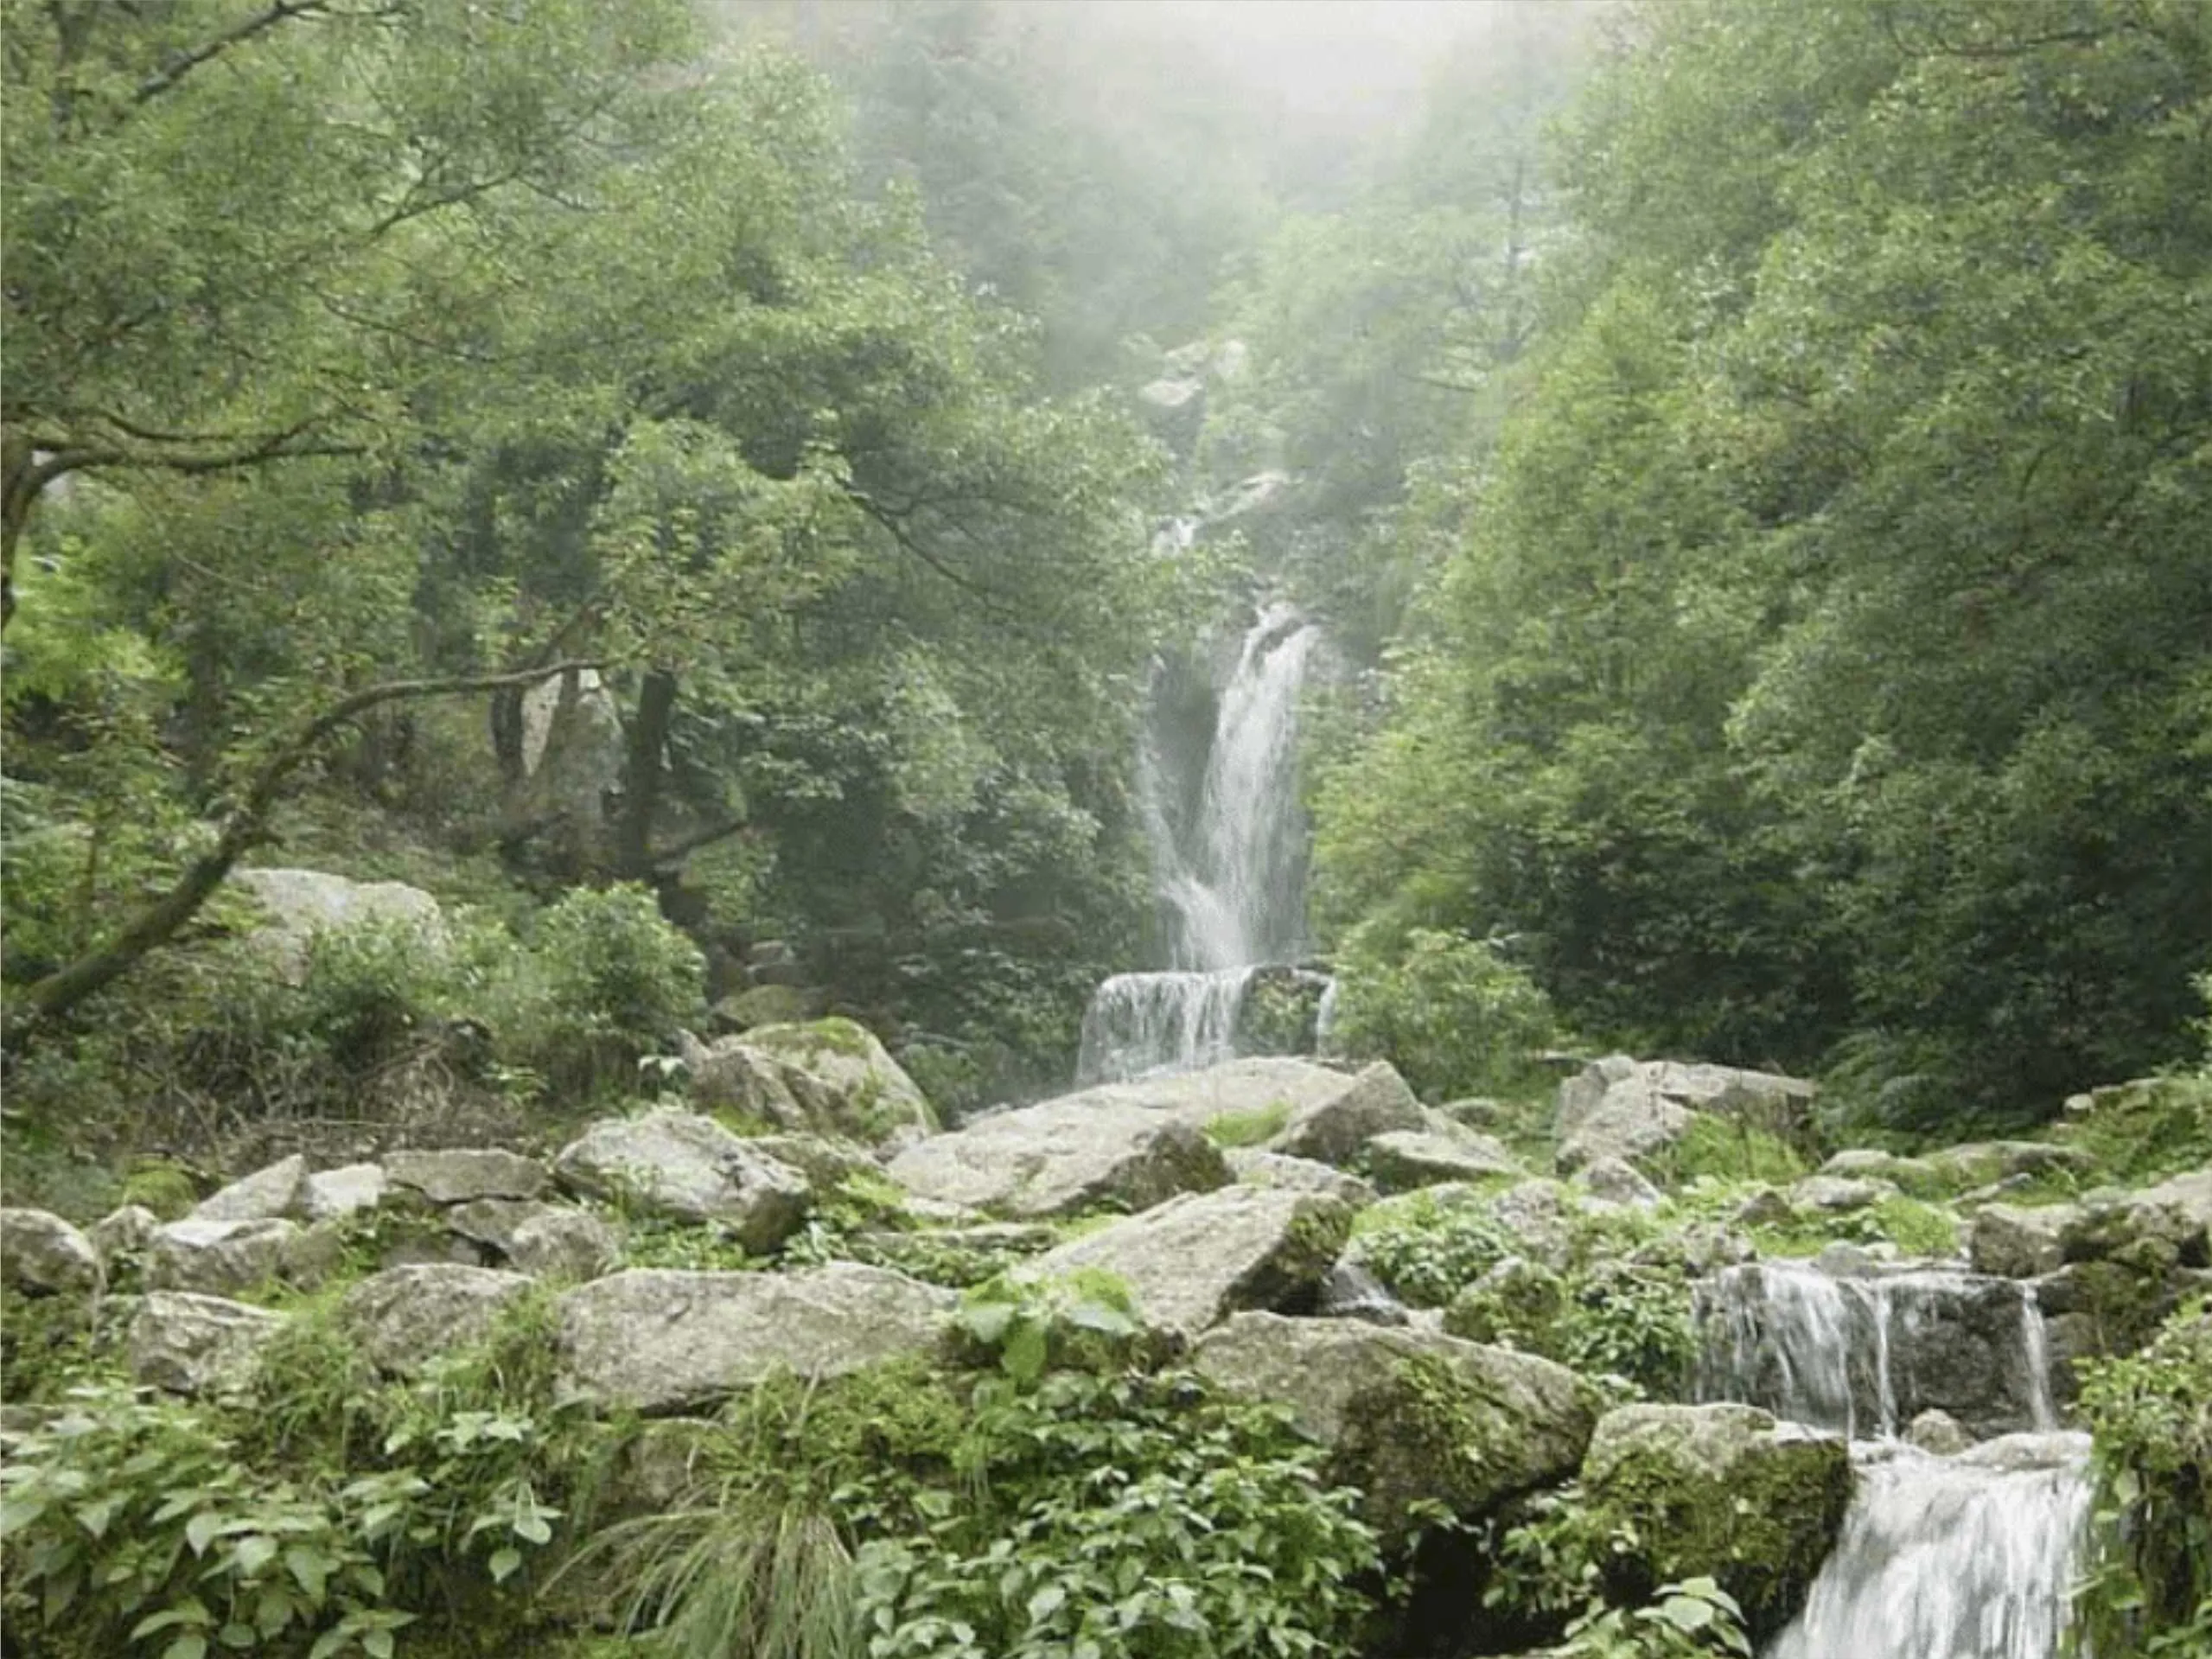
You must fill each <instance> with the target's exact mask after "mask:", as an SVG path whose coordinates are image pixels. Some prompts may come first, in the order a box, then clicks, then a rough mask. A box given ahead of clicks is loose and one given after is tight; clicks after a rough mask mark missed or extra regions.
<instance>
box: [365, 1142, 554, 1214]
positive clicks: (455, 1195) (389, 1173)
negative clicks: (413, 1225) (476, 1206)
mask: <svg viewBox="0 0 2212 1659" xmlns="http://www.w3.org/2000/svg"><path fill="white" fill-rule="evenodd" d="M384 1176H385V1179H386V1182H388V1183H389V1184H391V1185H392V1186H394V1187H397V1188H398V1189H400V1190H403V1191H406V1192H411V1193H414V1194H417V1195H418V1196H421V1197H423V1198H425V1199H427V1200H428V1201H429V1202H430V1203H434V1204H465V1203H469V1202H470V1201H471V1200H472V1199H476V1198H535V1197H537V1196H539V1194H540V1193H542V1192H543V1191H545V1181H546V1176H545V1165H544V1164H540V1163H539V1161H538V1160H537V1159H536V1158H525V1157H523V1156H522V1155H521V1154H520V1152H506V1151H504V1150H502V1149H500V1148H499V1147H496V1146H458V1147H449V1148H447V1149H446V1150H444V1151H442V1152H393V1153H392V1154H391V1155H390V1156H389V1157H387V1158H386V1159H385V1160H384Z"/></svg>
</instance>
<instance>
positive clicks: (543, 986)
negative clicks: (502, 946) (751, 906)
mask: <svg viewBox="0 0 2212 1659" xmlns="http://www.w3.org/2000/svg"><path fill="white" fill-rule="evenodd" d="M704 986H705V964H704V960H703V959H702V958H701V956H700V955H699V952H698V947H697V946H695V945H693V944H692V941H690V940H689V939H687V938H685V936H684V935H683V934H682V933H681V932H680V931H679V930H678V929H677V928H675V927H674V926H673V925H672V924H671V923H670V922H668V921H667V920H666V918H665V917H663V916H661V914H660V906H659V904H658V903H656V902H655V901H654V899H653V895H652V894H651V893H649V892H647V890H645V889H644V888H642V887H640V886H638V885H636V884H630V883H625V884H622V885H619V886H615V887H609V888H606V889H604V890H595V889H591V888H578V889H577V890H575V891H573V892H571V893H569V894H568V895H566V896H564V897H563V898H562V899H560V900H559V901H558V903H554V904H552V905H551V906H550V907H548V908H547V909H545V911H544V912H543V913H542V914H541V915H539V917H538V920H537V925H536V927H535V928H533V930H532V936H531V940H530V948H529V954H528V960H527V963H526V966H525V967H523V969H522V971H521V973H520V975H519V976H518V979H517V980H516V981H515V982H514V983H513V984H512V985H511V986H508V987H507V993H506V995H505V997H504V998H503V999H502V1001H503V1003H504V1006H503V1007H502V1008H501V1011H500V1028H501V1029H500V1035H501V1044H500V1046H501V1049H502V1051H503V1052H504V1053H505V1054H506V1055H507V1056H509V1057H510V1058H512V1059H513V1061H514V1062H516V1063H518V1064H520V1065H522V1066H525V1067H527V1068H529V1069H531V1070H532V1071H534V1072H536V1073H537V1074H538V1075H540V1076H541V1077H543V1078H544V1079H545V1081H546V1082H547V1083H548V1084H549V1085H551V1087H552V1088H554V1089H555V1090H556V1091H557V1092H559V1093H573V1094H595V1093H597V1092H599V1091H601V1090H602V1089H603V1088H606V1087H607V1086H608V1085H609V1084H614V1085H616V1086H625V1085H628V1083H630V1082H633V1081H634V1078H635V1075H636V1068H637V1062H638V1061H639V1060H640V1059H641V1058H642V1057H643V1056H646V1055H647V1054H649V1053H652V1052H653V1051H654V1050H656V1049H660V1048H663V1047H665V1046H666V1044H667V1043H669V1042H671V1041H672V1040H673V1037H674V1036H675V1033H676V1028H677V1027H678V1026H679V1025H680V1024H683V1023H684V1022H685V1020H687V1019H692V1018H696V1017H697V1015H698V1010H699V1004H700V1000H701V999H702V997H703V996H704Z"/></svg>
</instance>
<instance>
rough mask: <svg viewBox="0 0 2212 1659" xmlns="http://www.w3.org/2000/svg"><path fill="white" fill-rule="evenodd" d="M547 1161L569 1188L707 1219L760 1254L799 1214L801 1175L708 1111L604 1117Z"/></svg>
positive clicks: (803, 1197) (804, 1196)
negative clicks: (633, 1116) (718, 1120)
mask: <svg viewBox="0 0 2212 1659" xmlns="http://www.w3.org/2000/svg"><path fill="white" fill-rule="evenodd" d="M553 1167H554V1169H555V1170H556V1171H558V1174H559V1176H560V1178H561V1181H562V1183H563V1184H564V1185H565V1186H567V1187H568V1188H569V1189H570V1190H572V1191H576V1192H580V1193H583V1194H585V1195H586V1196H590V1197H595V1198H619V1199H621V1201H622V1203H626V1204H629V1205H633V1206H635V1207H636V1208H638V1209H643V1210H647V1211H650V1212H653V1213H656V1214H660V1215H664V1216H673V1217H675V1218H676V1219H678V1220H679V1221H686V1222H715V1223H716V1224H717V1225H718V1226H721V1227H723V1228H725V1229H727V1230H728V1231H729V1233H730V1235H731V1236H732V1237H734V1238H735V1239H736V1241H738V1242H739V1243H740V1244H742V1245H743V1246H744V1247H745V1248H746V1249H748V1250H750V1251H753V1252H755V1254H767V1253H768V1251H770V1250H772V1249H774V1248H775V1247H776V1246H777V1245H779V1244H781V1242H783V1241H784V1240H785V1239H787V1238H788V1237H789V1236H790V1235H792V1234H793V1233H794V1232H796V1231H797V1230H798V1229H799V1226H800V1223H801V1222H804V1221H805V1220H806V1207H807V1202H808V1189H807V1185H806V1177H805V1176H803V1175H801V1174H800V1172H799V1171H796V1170H794V1169H793V1168H791V1167H790V1166H789V1165H788V1164H781V1163H778V1162H777V1161H776V1160H775V1158H769V1157H768V1156H767V1155H765V1154H764V1153H762V1152H758V1151H756V1150H755V1149H754V1148H753V1147H752V1146H751V1145H749V1144H748V1143H747V1142H745V1141H743V1140H741V1139H738V1137H736V1135H733V1134H731V1133H730V1132H729V1131H728V1130H727V1129H725V1128H724V1127H723V1126H721V1125H720V1124H718V1123H717V1122H715V1120H713V1119H711V1118H704V1117H701V1116H699V1115H698V1113H695V1112H685V1111H682V1110H680V1109H679V1108H676V1107H660V1108H658V1109H656V1110H654V1111H651V1112H647V1113H645V1114H644V1115H643V1116H641V1117H635V1118H609V1119H607V1120H603V1121H602V1122H599V1123H596V1124H594V1125H592V1126H591V1127H590V1129H589V1130H588V1131H586V1132H585V1133H584V1134H583V1138H582V1139H578V1140H576V1141H572V1142H571V1143H570V1145H567V1146H565V1147H564V1148H563V1149H562V1151H561V1154H560V1156H559V1157H558V1158H556V1159H554V1161H553Z"/></svg>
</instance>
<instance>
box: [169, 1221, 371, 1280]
mask: <svg viewBox="0 0 2212 1659" xmlns="http://www.w3.org/2000/svg"><path fill="white" fill-rule="evenodd" d="M339 1249H340V1247H339V1241H338V1239H337V1237H336V1235H335V1234H333V1233H331V1232H329V1231H328V1230H326V1229H324V1228H303V1227H302V1226H301V1225H300V1224H299V1223H298V1222H292V1221H285V1220H283V1219H281V1218H278V1219H276V1220H270V1221H237V1222H209V1221H194V1220H186V1221H181V1222H168V1223H167V1224H166V1225H163V1226H161V1227H157V1228H155V1229H154V1231H153V1234H152V1236H151V1237H150V1238H149V1239H148V1240H147V1242H146V1282H147V1283H148V1284H149V1285H150V1286H154V1287H155V1288H156V1289H158V1290H176V1291H199V1292H205V1293H207V1294H210V1295H216V1296H221V1295H226V1294H229V1293H231V1292H237V1291H248V1290H252V1289H253V1288H254V1287H255V1286H260V1285H266V1284H270V1283H272V1282H274V1281H276V1280H277V1279H282V1280H284V1281H285V1282H286V1283H289V1284H292V1285H297V1286H309V1285H313V1284H315V1283H316V1282H317V1281H318V1280H320V1279H322V1277H323V1276H324V1275H325V1274H327V1273H328V1272H329V1271H330V1270H331V1268H332V1267H335V1266H336V1265H337V1260H338V1255H339Z"/></svg>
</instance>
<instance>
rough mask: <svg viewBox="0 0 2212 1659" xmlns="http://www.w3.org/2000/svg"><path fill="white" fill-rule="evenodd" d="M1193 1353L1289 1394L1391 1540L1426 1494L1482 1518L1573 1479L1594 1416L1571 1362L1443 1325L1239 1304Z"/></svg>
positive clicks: (1231, 1383) (1239, 1386)
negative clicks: (1414, 1326) (1254, 1309)
mask: <svg viewBox="0 0 2212 1659" xmlns="http://www.w3.org/2000/svg"><path fill="white" fill-rule="evenodd" d="M1191 1362H1192V1364H1193V1365H1194V1367H1195V1369H1197V1370H1199V1371H1200V1372H1201V1373H1202V1374H1203V1375H1206V1376H1208V1378H1210V1379H1212V1380H1213V1381H1214V1382H1216V1383H1217V1384H1219V1385H1220V1386H1221V1387H1222V1388H1227V1389H1228V1390H1229V1391H1230V1392H1232V1393H1234V1394H1242V1395H1245V1396H1247V1397H1249V1398H1254V1399H1259V1400H1270V1401H1282V1402H1283V1403H1284V1404H1286V1405H1288V1406H1289V1407H1291V1412H1292V1413H1293V1416H1294V1419H1295V1420H1296V1422H1297V1426H1299V1427H1300V1428H1301V1429H1302V1430H1304V1432H1306V1433H1308V1434H1310V1435H1311V1436H1312V1437H1313V1438H1314V1439H1317V1440H1319V1441H1321V1442H1322V1443H1323V1445H1327V1446H1329V1448H1330V1449H1331V1456H1330V1459H1329V1478H1330V1479H1332V1480H1334V1481H1339V1482H1342V1483H1344V1484H1348V1485H1351V1486H1355V1487H1357V1488H1358V1489H1359V1490H1361V1492H1362V1493H1363V1494H1365V1497H1366V1512H1367V1517H1368V1519H1369V1520H1370V1521H1371V1522H1374V1524H1375V1525H1376V1526H1377V1527H1378V1528H1380V1530H1381V1531H1382V1532H1383V1534H1384V1535H1385V1536H1386V1539H1388V1540H1390V1541H1393V1542H1397V1541H1403V1539H1404V1538H1405V1537H1406V1535H1407V1534H1408V1533H1409V1531H1410V1530H1411V1528H1412V1526H1413V1525H1414V1524H1415V1522H1416V1518H1417V1514H1418V1506H1420V1505H1422V1504H1424V1503H1441V1504H1443V1505H1444V1507H1445V1508H1446V1509H1450V1511H1451V1512H1452V1513H1453V1514H1454V1515H1458V1516H1460V1517H1462V1518H1463V1519H1474V1518H1476V1517H1478V1516H1481V1515H1487V1514H1488V1513H1490V1512H1492V1511H1494V1510H1495V1509H1497V1507H1498V1506H1499V1505H1500V1504H1501V1503H1504V1502H1505V1501H1506V1500H1507V1499H1508V1498H1511V1497H1513V1496H1516V1495H1518V1494H1520V1493H1522V1492H1526V1491H1528V1490H1532V1489H1533V1488H1535V1487H1538V1486H1542V1485H1546V1484H1552V1483H1553V1482H1556V1481H1559V1480H1564V1479H1565V1477H1567V1476H1568V1475H1569V1474H1571V1473H1572V1472H1573V1471H1574V1469H1575V1467H1576V1466H1577V1464H1579V1463H1580V1462H1581V1460H1582V1454H1583V1452H1584V1448H1585V1447H1586V1446H1587V1445H1589V1443H1590V1430H1591V1427H1592V1426H1593V1412H1592V1408H1591V1404H1590V1399H1589V1397H1588V1394H1587V1392H1586V1390H1585V1388H1584V1386H1583V1384H1582V1383H1581V1382H1579V1381H1578V1380H1577V1378H1576V1376H1575V1375H1574V1373H1573V1372H1571V1371H1570V1370H1568V1369H1566V1368H1565V1366H1562V1365H1555V1364H1553V1363H1552V1362H1551V1361H1549V1360H1545V1359H1539V1358H1537V1357H1536V1356H1533V1355H1529V1354H1516V1353H1514V1352H1511V1351H1510V1350H1506V1349H1501V1348H1486V1347H1483V1346H1482V1345H1481V1344H1479V1343H1468V1342H1462V1341H1460V1340H1459V1339H1458V1338H1457V1337H1447V1336H1444V1335H1443V1334H1442V1333H1440V1332H1433V1331H1426V1330H1392V1329H1389V1328H1387V1327H1384V1326H1380V1325H1373V1324H1362V1323H1360V1322H1357V1321H1355V1320H1349V1319H1290V1318H1284V1317H1282V1316H1281V1315H1279V1314H1274V1313H1240V1314H1238V1315H1237V1316H1236V1317H1235V1318H1232V1319H1231V1320H1229V1321H1228V1323H1227V1324H1224V1325H1221V1326H1220V1327H1218V1328H1217V1329H1215V1330H1212V1331H1209V1332H1208V1333H1207V1335H1206V1336H1204V1337H1202V1338H1201V1339H1200V1340H1199V1343H1198V1344H1197V1347H1196V1349H1195V1351H1194V1353H1193V1355H1192V1358H1191Z"/></svg>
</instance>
